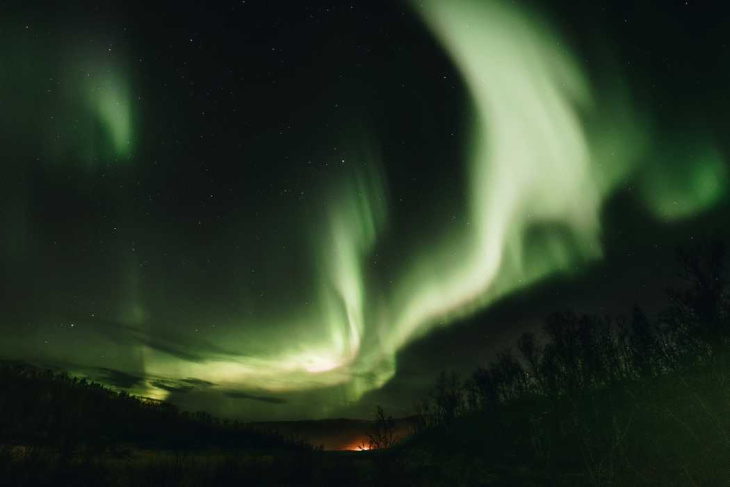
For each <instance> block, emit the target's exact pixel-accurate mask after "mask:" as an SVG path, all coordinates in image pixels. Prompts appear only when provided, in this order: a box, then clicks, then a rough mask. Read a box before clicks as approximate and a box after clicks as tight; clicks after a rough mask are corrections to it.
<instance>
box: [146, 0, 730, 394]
mask: <svg viewBox="0 0 730 487" xmlns="http://www.w3.org/2000/svg"><path fill="white" fill-rule="evenodd" d="M414 11H415V12H418V13H420V14H421V15H422V16H423V18H424V20H425V21H426V22H427V24H428V25H429V26H430V27H431V28H432V29H433V32H434V34H435V35H436V36H437V38H438V39H439V40H440V41H441V42H442V43H443V46H444V48H445V49H446V50H447V51H448V52H449V53H450V55H451V56H452V58H453V60H454V62H455V63H456V65H457V67H458V68H459V71H460V72H461V74H462V76H463V77H464V80H465V82H466V85H467V86H468V89H469V92H470V94H471V97H472V103H473V106H472V110H473V113H472V116H471V120H470V123H471V125H472V128H471V130H472V133H471V143H470V144H471V145H470V150H469V152H470V154H469V159H468V161H465V162H466V163H467V164H468V166H469V172H470V177H469V181H470V187H469V188H468V194H469V207H468V208H467V211H468V212H469V214H468V216H467V219H468V221H469V222H470V224H469V226H468V227H467V228H466V229H465V231H464V232H462V234H460V235H456V236H453V237H451V238H450V239H449V240H448V241H446V242H438V243H434V244H433V245H432V248H428V246H426V247H427V248H428V250H425V251H424V250H420V251H419V252H418V255H417V258H415V259H414V260H413V263H412V265H411V266H410V268H409V269H407V271H406V272H405V273H404V274H403V276H402V278H401V279H400V282H399V283H398V285H397V286H396V289H395V293H394V295H393V296H386V297H381V299H380V300H378V297H376V296H373V295H369V294H368V289H367V288H366V285H365V282H364V281H363V277H362V265H363V260H364V259H366V258H367V257H368V255H369V252H371V251H372V248H373V245H374V244H375V242H376V241H377V238H378V233H379V229H380V228H381V227H382V226H383V225H384V221H385V220H386V208H387V205H386V204H385V201H384V198H385V196H384V189H383V188H382V187H380V185H379V181H380V179H378V178H376V177H374V176H372V175H368V174H353V175H352V179H351V181H346V182H344V183H343V186H342V187H341V188H340V189H341V191H340V192H339V193H340V194H338V195H335V201H334V204H333V205H332V208H333V211H332V213H331V214H330V215H329V220H328V225H327V229H326V230H324V231H323V232H322V231H321V229H319V228H317V229H316V231H317V232H318V233H323V234H324V235H326V237H325V238H324V239H323V241H322V242H320V245H321V252H322V255H321V256H318V260H319V261H320V262H321V263H320V266H321V269H322V271H321V275H320V280H319V283H318V284H317V285H316V287H317V288H318V289H320V290H321V291H320V292H321V299H322V301H323V306H322V313H321V315H319V316H315V317H313V318H312V325H313V326H314V327H321V328H324V330H325V331H324V333H323V335H324V336H323V337H322V338H320V339H318V340H316V341H315V342H311V343H306V342H303V343H300V344H299V345H298V346H296V347H295V348H290V347H288V346H286V345H284V346H281V347H277V348H280V350H279V351H278V352H275V353H273V354H267V355H266V356H262V357H255V358H251V357H246V358H239V359H235V360H221V361H217V360H209V361H207V362H206V363H203V364H180V363H178V362H174V363H170V362H169V361H167V360H158V359H157V358H156V357H155V356H154V354H152V356H151V357H149V358H148V359H147V360H146V361H145V363H146V364H147V371H148V372H149V373H152V374H157V375H163V376H172V377H174V376H178V377H187V376H195V377H200V378H202V379H204V380H210V381H217V382H231V383H233V384H236V383H245V384H246V385H247V386H249V387H254V388H256V389H262V390H266V391H272V392H281V391H291V390H297V389H300V388H312V387H321V386H324V385H335V384H344V385H345V386H346V387H347V389H348V391H349V394H350V397H349V398H350V399H358V398H359V397H360V396H361V395H362V394H363V393H365V392H367V391H369V390H371V389H373V388H376V387H380V386H382V385H383V384H384V383H386V382H387V381H388V379H390V378H391V377H392V375H393V373H394V372H395V370H396V367H397V364H396V360H395V356H396V353H397V352H398V350H400V349H401V348H402V347H403V346H405V345H406V344H407V343H408V342H409V341H411V340H413V339H414V338H416V337H418V336H420V335H423V334H424V333H427V332H428V331H429V329H431V328H433V327H434V326H437V325H438V324H439V323H445V322H446V323H448V322H452V321H453V320H454V319H456V318H458V317H463V316H466V315H468V314H469V313H473V312H475V311H477V310H479V309H481V308H483V307H485V306H488V305H489V303H490V302H492V301H493V300H495V299H496V298H497V297H499V296H501V295H504V294H505V293H509V292H513V291H516V290H517V289H519V288H522V287H525V286H529V285H530V284H532V283H534V282H536V281H537V280H539V279H541V278H544V277H546V276H548V275H550V274H552V273H556V272H570V271H571V270H572V269H575V268H576V266H578V265H580V264H581V263H585V262H586V261H588V260H590V259H596V258H600V256H601V246H600V231H601V229H600V222H599V213H600V210H601V204H602V202H603V201H604V200H605V198H606V197H607V196H608V195H609V194H610V193H611V191H613V190H614V189H615V188H616V186H617V185H619V184H621V183H622V182H625V181H627V180H629V179H630V178H637V179H636V182H637V184H639V185H640V186H641V187H642V188H645V189H642V191H645V193H646V195H647V196H646V200H647V204H648V205H649V206H650V207H651V209H652V211H654V212H656V213H657V215H658V216H660V217H662V218H665V219H673V218H681V217H686V216H690V215H692V214H694V213H696V212H697V211H699V210H701V209H703V208H706V207H709V206H711V205H712V204H713V203H714V202H715V201H717V199H718V198H719V197H720V196H721V195H722V193H723V191H724V178H725V175H724V173H723V172H722V171H723V169H724V166H723V165H722V163H721V161H719V160H718V156H717V154H716V153H714V152H713V150H712V148H711V146H710V147H706V148H703V149H702V150H703V151H704V152H705V153H707V154H708V155H707V156H705V157H702V158H699V159H697V160H692V161H689V164H691V166H690V171H691V172H690V174H691V177H690V178H689V179H686V178H685V177H673V176H672V175H667V174H665V172H664V171H662V170H661V169H660V167H657V168H655V170H652V169H651V168H643V167H641V166H640V165H639V163H638V161H639V159H640V157H641V156H644V155H645V154H644V153H643V151H644V150H649V151H650V150H651V146H652V142H651V140H646V141H643V138H644V137H643V136H642V134H640V133H637V132H638V131H640V130H641V128H640V127H639V126H638V125H637V124H634V123H633V121H632V120H631V119H624V120H616V119H613V120H611V119H608V120H600V122H599V123H601V124H605V125H606V126H608V128H607V129H606V133H602V132H597V133H595V134H590V133H589V132H588V130H586V128H585V127H584V126H583V125H582V123H581V114H582V113H584V112H587V113H591V112H593V111H597V110H599V109H602V108H604V106H605V105H606V104H608V103H612V102H614V101H615V100H617V99H618V100H620V95H619V94H616V95H614V98H613V99H611V100H601V99H598V98H597V97H598V95H597V94H596V93H593V92H592V90H591V87H590V85H589V81H588V80H587V79H586V77H585V76H584V75H583V73H582V72H581V68H580V64H579V63H577V61H576V60H575V59H573V57H572V56H571V54H570V52H569V51H568V50H567V48H566V47H565V46H564V45H563V44H562V43H561V42H560V38H559V36H558V35H557V34H556V33H554V32H551V30H550V29H549V26H546V25H542V24H541V23H540V22H539V21H537V20H533V19H532V18H530V17H529V16H528V15H526V14H525V13H523V12H521V11H519V10H518V9H517V7H515V6H513V5H509V6H508V5H503V4H500V3H498V2H476V1H469V0H459V1H453V2H441V1H438V0H426V1H423V2H419V4H418V5H416V6H414ZM614 108H615V107H614ZM622 108H623V111H624V113H626V111H630V110H631V107H629V106H624V107H622ZM610 113H611V112H608V113H606V114H605V115H603V116H605V117H606V118H610ZM597 116H598V117H599V119H600V117H601V115H600V114H599V115H597ZM619 122H621V123H622V126H621V127H611V126H610V125H611V124H612V123H614V124H615V123H619ZM617 134H618V135H617ZM607 138H610V140H606V139H607ZM639 141H641V142H639ZM609 145H610V146H611V151H610V153H607V151H606V150H605V149H603V150H602V148H604V147H607V146H609ZM644 146H645V147H644ZM368 162H370V163H371V166H370V167H377V160H376V159H375V160H371V161H368ZM604 167H607V168H609V170H603V169H602V168H604ZM682 171H683V169H680V170H679V172H681V173H682V174H684V172H682ZM669 178H672V179H671V180H670V179H669ZM548 223H549V224H558V225H559V226H560V231H556V232H547V233H545V235H543V237H542V239H543V240H541V241H540V244H539V245H533V246H527V245H526V244H525V236H526V234H527V233H528V232H530V231H531V230H532V229H534V228H539V226H540V225H541V224H548ZM366 308H369V309H370V310H371V312H370V313H368V310H367V309H366ZM294 319H296V318H293V320H294ZM312 325H310V326H312ZM277 341H279V343H284V342H286V338H284V337H281V338H278V339H277Z"/></svg>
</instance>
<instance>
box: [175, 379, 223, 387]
mask: <svg viewBox="0 0 730 487" xmlns="http://www.w3.org/2000/svg"><path fill="white" fill-rule="evenodd" d="M180 382H184V383H186V384H190V385H192V386H196V387H212V386H214V385H215V383H214V382H209V381H207V380H203V379H196V378H195V377H188V378H186V379H180Z"/></svg>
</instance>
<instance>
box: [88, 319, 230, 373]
mask: <svg viewBox="0 0 730 487" xmlns="http://www.w3.org/2000/svg"><path fill="white" fill-rule="evenodd" d="M75 319H76V320H77V321H81V320H85V321H87V322H90V323H91V324H93V325H94V327H93V329H94V330H96V331H97V332H99V333H101V334H102V335H104V336H105V337H107V338H108V339H110V340H112V341H114V342H116V343H121V344H134V345H144V346H146V347H149V348H152V349H154V350H157V351H159V352H163V353H166V354H168V355H171V356H173V357H175V358H178V359H181V360H185V361H187V362H197V363H200V362H205V361H207V360H210V359H211V358H212V357H226V358H228V359H233V358H240V356H241V354H240V353H239V352H232V351H230V350H226V349H224V348H222V347H219V346H217V345H215V344H213V343H210V342H208V341H206V340H204V339H201V338H200V337H195V338H192V337H188V336H186V335H184V334H181V333H176V334H174V335H168V336H165V337H164V338H163V337H157V336H155V334H154V333H152V332H151V331H150V330H148V329H140V328H138V327H136V326H132V325H128V324H126V323H123V322H118V321H114V320H108V319H103V318H89V317H83V318H81V317H76V318H75ZM89 320H90V321H89Z"/></svg>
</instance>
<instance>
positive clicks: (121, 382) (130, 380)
mask: <svg viewBox="0 0 730 487" xmlns="http://www.w3.org/2000/svg"><path fill="white" fill-rule="evenodd" d="M94 370H95V371H96V372H99V373H101V375H100V376H97V377H95V378H94V379H95V380H98V381H101V382H103V383H105V384H109V385H112V386H115V387H119V388H121V389H130V388H132V387H134V386H136V385H138V384H140V383H142V381H143V380H144V378H143V377H142V376H139V375H134V374H130V373H128V372H123V371H121V370H116V369H109V368H106V367H96V368H95V369H94Z"/></svg>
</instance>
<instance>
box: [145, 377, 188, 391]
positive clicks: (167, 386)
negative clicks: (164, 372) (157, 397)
mask: <svg viewBox="0 0 730 487" xmlns="http://www.w3.org/2000/svg"><path fill="white" fill-rule="evenodd" d="M150 385H151V386H153V387H157V388H158V389H162V390H164V391H168V392H172V393H175V394H187V393H188V392H190V391H192V390H193V389H195V387H193V386H181V385H178V384H177V383H175V382H171V381H164V382H163V381H161V380H151V381H150Z"/></svg>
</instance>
